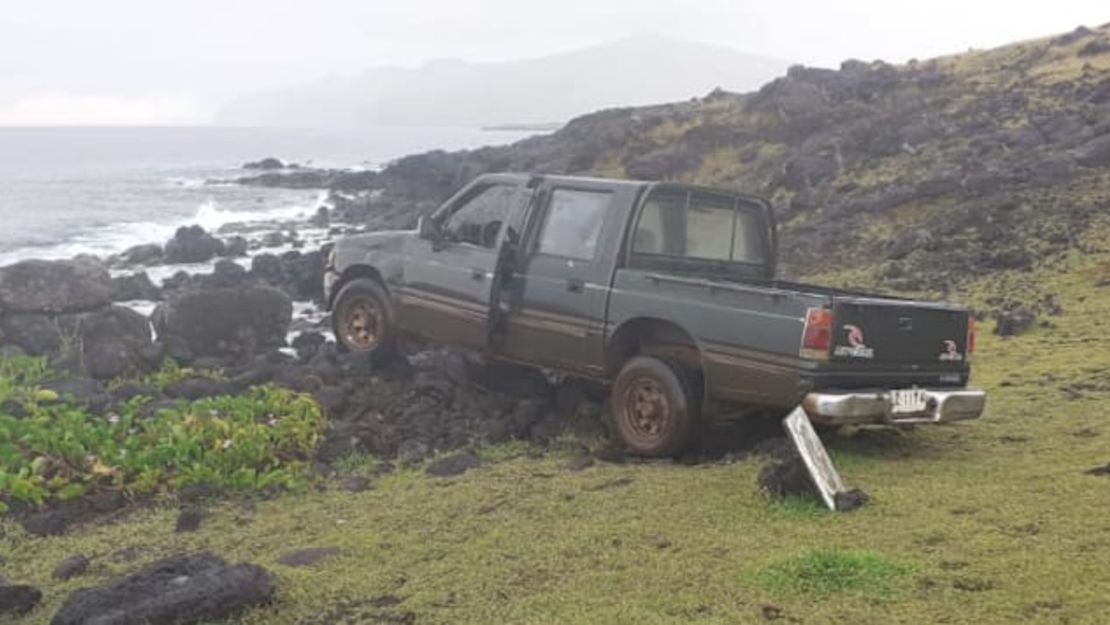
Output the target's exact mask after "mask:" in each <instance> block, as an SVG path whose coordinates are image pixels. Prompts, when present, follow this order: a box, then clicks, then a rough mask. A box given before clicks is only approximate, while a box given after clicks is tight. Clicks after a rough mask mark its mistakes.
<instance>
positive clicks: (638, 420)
mask: <svg viewBox="0 0 1110 625" xmlns="http://www.w3.org/2000/svg"><path fill="white" fill-rule="evenodd" d="M700 399H701V393H700V391H699V390H697V389H696V387H695V386H694V384H693V383H692V382H691V380H690V376H689V374H688V373H687V372H686V371H685V370H684V369H683V368H681V367H679V366H676V365H673V364H671V363H670V362H668V361H666V360H661V359H659V358H655V357H653V356H637V357H635V358H632V359H631V360H629V361H628V362H627V363H625V365H624V367H623V368H622V369H621V372H620V374H618V375H617V379H616V381H615V382H614V383H613V387H612V391H611V397H610V401H609V404H610V412H611V415H612V420H613V428H614V429H615V430H616V433H617V436H618V437H619V438H620V439H621V442H623V443H624V444H625V446H626V447H628V450H629V451H631V452H632V453H635V454H639V455H643V456H673V455H676V454H678V453H681V452H682V451H683V450H684V449H685V447H686V445H687V444H688V443H689V441H690V438H691V436H692V435H693V432H694V428H695V425H696V423H697V421H698V418H699V413H700V408H701V401H700Z"/></svg>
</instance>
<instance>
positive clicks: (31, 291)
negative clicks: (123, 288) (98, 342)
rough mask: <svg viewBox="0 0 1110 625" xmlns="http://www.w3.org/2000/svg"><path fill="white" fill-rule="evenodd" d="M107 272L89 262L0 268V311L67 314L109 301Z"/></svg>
mask: <svg viewBox="0 0 1110 625" xmlns="http://www.w3.org/2000/svg"><path fill="white" fill-rule="evenodd" d="M112 293H113V288H112V278H111V276H110V275H109V274H108V270H107V269H105V268H104V266H103V265H100V264H98V263H95V262H91V261H88V260H55V261H46V260H25V261H22V262H19V263H16V264H14V265H9V266H7V267H3V268H0V311H6V312H24V313H54V314H57V313H69V312H81V311H87V310H94V309H96V308H100V307H102V306H106V305H108V304H109V303H110V302H111V300H112Z"/></svg>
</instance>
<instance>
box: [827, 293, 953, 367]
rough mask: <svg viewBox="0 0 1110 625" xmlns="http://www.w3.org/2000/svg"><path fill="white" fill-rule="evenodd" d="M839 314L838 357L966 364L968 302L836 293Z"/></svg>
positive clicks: (835, 306)
mask: <svg viewBox="0 0 1110 625" xmlns="http://www.w3.org/2000/svg"><path fill="white" fill-rule="evenodd" d="M833 320H834V324H835V325H834V326H833V347H832V359H833V360H834V361H841V362H861V363H863V362H867V363H890V364H903V365H908V364H918V365H937V366H939V367H943V366H945V365H949V366H954V367H960V366H962V365H963V364H964V361H965V360H966V358H967V323H968V312H967V310H965V309H963V308H959V307H955V306H949V305H945V304H928V303H919V302H910V301H899V300H882V299H870V298H845V297H834V298H833Z"/></svg>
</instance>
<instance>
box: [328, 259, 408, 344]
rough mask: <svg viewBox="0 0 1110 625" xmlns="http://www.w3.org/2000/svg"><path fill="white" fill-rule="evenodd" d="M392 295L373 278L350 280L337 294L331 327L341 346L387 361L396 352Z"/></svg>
mask: <svg viewBox="0 0 1110 625" xmlns="http://www.w3.org/2000/svg"><path fill="white" fill-rule="evenodd" d="M392 321H393V313H392V308H391V307H390V303H389V295H388V294H386V292H385V289H383V288H382V286H381V285H380V284H378V283H377V282H376V281H374V280H369V279H366V278H359V279H356V280H351V281H350V282H348V283H347V284H346V285H344V286H343V288H341V289H340V290H339V293H338V294H336V296H335V306H334V307H333V310H332V330H333V331H334V332H335V340H336V343H338V345H339V348H340V349H341V350H342V351H346V352H355V353H362V354H368V355H370V356H371V357H372V358H373V359H374V361H376V362H384V361H386V360H388V359H390V358H392V357H393V356H394V354H395V353H396V337H394V336H393V332H392V329H391V328H390V324H391V323H392Z"/></svg>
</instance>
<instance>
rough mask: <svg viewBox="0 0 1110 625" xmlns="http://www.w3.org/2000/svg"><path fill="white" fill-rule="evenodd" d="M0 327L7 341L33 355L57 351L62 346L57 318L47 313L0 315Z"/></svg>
mask: <svg viewBox="0 0 1110 625" xmlns="http://www.w3.org/2000/svg"><path fill="white" fill-rule="evenodd" d="M0 328H2V331H3V332H4V335H5V336H6V337H8V338H7V341H8V342H10V343H12V344H14V345H17V346H19V347H20V348H22V349H23V350H24V351H25V352H27V353H28V354H31V355H33V356H44V355H46V354H52V353H55V352H57V351H58V350H59V349H60V348H61V346H62V329H61V327H60V325H59V323H58V319H56V318H54V317H51V316H49V315H40V314H34V313H15V314H8V315H4V316H2V317H0Z"/></svg>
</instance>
